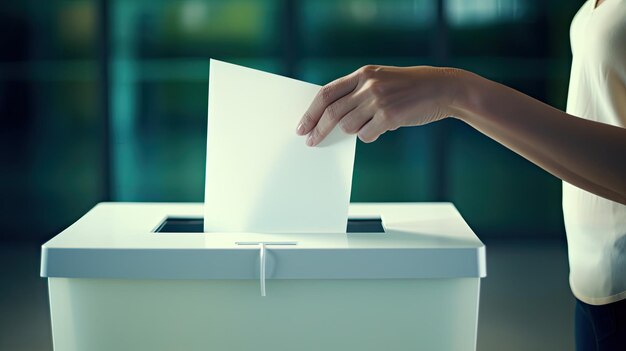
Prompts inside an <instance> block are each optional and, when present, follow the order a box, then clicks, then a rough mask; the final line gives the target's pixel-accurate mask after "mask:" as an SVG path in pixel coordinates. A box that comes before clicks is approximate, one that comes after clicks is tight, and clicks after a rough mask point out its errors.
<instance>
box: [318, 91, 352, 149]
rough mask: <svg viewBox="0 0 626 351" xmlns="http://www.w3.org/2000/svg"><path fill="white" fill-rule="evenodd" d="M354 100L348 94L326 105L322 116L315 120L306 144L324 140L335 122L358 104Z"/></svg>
mask: <svg viewBox="0 0 626 351" xmlns="http://www.w3.org/2000/svg"><path fill="white" fill-rule="evenodd" d="M356 100H357V99H356V98H355V97H354V96H352V94H349V95H346V96H344V97H342V98H340V99H339V100H337V101H335V102H333V103H332V104H330V105H328V107H326V109H325V110H324V112H323V113H322V117H321V118H320V120H319V121H318V122H317V125H316V126H315V127H314V128H313V130H311V132H310V133H309V136H308V137H307V139H306V144H307V145H308V146H315V145H317V144H319V143H320V142H321V141H322V140H324V138H326V136H328V134H330V132H331V131H332V130H333V128H335V126H336V125H337V123H339V121H341V119H342V118H343V117H344V116H345V115H346V114H348V113H349V112H350V111H352V110H354V109H355V108H356V107H357V106H358V101H356Z"/></svg>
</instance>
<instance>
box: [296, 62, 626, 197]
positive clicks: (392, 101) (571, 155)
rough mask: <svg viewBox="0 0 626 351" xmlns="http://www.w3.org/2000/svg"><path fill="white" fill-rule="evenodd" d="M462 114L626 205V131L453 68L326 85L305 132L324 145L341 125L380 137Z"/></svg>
mask: <svg viewBox="0 0 626 351" xmlns="http://www.w3.org/2000/svg"><path fill="white" fill-rule="evenodd" d="M447 116H455V118H458V119H460V120H462V121H464V122H466V123H468V124H469V125H471V126H472V127H474V128H475V129H477V130H479V131H480V132H482V133H483V134H485V135H487V136H489V137H490V138H492V139H494V140H496V141H498V142H499V143H501V144H502V145H504V146H506V147H508V148H509V149H511V150H513V151H514V152H516V153H518V154H520V155H521V156H523V157H525V158H526V159H528V160H529V161H531V162H533V163H535V164H536V165H538V166H539V167H541V168H543V169H545V170H546V171H548V172H550V173H551V174H553V175H555V176H557V177H558V178H560V179H563V180H565V181H567V182H569V183H571V184H573V185H575V186H577V187H580V188H582V189H585V190H587V191H589V192H592V193H594V194H597V195H599V196H602V197H605V198H607V199H610V200H613V201H617V202H620V203H622V204H626V129H624V128H620V127H615V126H611V125H607V124H603V123H599V122H593V121H588V120H585V119H581V118H577V117H575V116H571V115H568V114H566V113H565V112H562V111H560V110H557V109H555V108H553V107H550V106H548V105H546V104H544V103H542V102H540V101H538V100H535V99H533V98H531V97H529V96H527V95H524V94H522V93H520V92H518V91H516V90H513V89H511V88H508V87H506V86H504V85H501V84H498V83H495V82H492V81H489V80H487V79H485V78H482V77H480V76H478V75H475V74H472V73H469V72H466V71H462V70H457V69H451V68H434V67H406V68H399V67H381V66H366V67H363V68H361V69H360V70H358V71H356V72H354V73H352V74H350V75H348V76H346V77H342V78H340V79H338V80H336V81H334V82H331V83H330V84H328V85H326V86H324V87H323V88H322V89H321V90H320V93H319V94H318V96H317V97H316V98H315V99H314V101H313V102H312V104H311V106H310V107H309V109H308V110H307V112H306V113H305V115H304V117H303V118H302V121H301V123H300V124H299V126H298V129H297V132H298V134H301V135H304V134H308V137H307V145H309V146H314V145H317V144H318V143H319V142H320V141H321V140H322V139H323V138H324V137H325V136H326V135H328V133H329V132H330V131H331V130H332V129H333V128H334V127H335V126H336V125H337V124H339V125H340V127H341V128H342V129H343V130H344V131H346V132H348V133H358V135H359V138H360V139H361V140H363V141H364V142H372V141H374V140H376V139H377V138H378V136H380V135H381V134H383V133H384V132H386V131H388V130H395V129H397V128H399V127H402V126H413V125H423V124H426V123H430V122H433V121H437V120H440V119H443V118H447Z"/></svg>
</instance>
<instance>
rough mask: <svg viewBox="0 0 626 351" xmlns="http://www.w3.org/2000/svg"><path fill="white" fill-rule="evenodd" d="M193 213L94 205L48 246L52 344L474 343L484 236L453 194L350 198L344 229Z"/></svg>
mask: <svg viewBox="0 0 626 351" xmlns="http://www.w3.org/2000/svg"><path fill="white" fill-rule="evenodd" d="M202 215H203V205H202V204H182V203H168V204H166V203H101V204H99V205H97V206H96V207H94V208H93V209H92V210H91V211H89V212H88V213H87V214H86V215H85V216H83V217H82V218H81V219H79V220H78V221H77V222H76V223H74V224H73V225H72V226H70V227H69V228H67V229H66V230H64V231H63V232H62V233H60V234H59V235H57V236H56V237H54V238H53V239H51V240H50V241H48V242H47V243H45V244H44V245H43V247H42V259H41V275H42V277H45V278H48V285H49V292H50V309H51V316H52V334H53V340H54V349H55V350H57V351H73V350H90V351H96V350H106V351H110V350H116V351H121V350H150V351H156V350H224V351H229V350H259V351H261V350H268V351H269V350H271V351H283V350H284V351H287V350H289V351H292V350H325V351H332V350H355V351H356V350H359V351H366V350H377V351H378V350H436V351H444V350H462V351H467V350H475V349H476V330H477V321H478V301H479V288H480V279H481V278H482V277H485V275H486V269H485V267H486V263H485V247H484V245H483V244H482V243H481V241H480V240H479V239H478V238H477V237H476V235H475V234H474V233H473V232H472V230H471V229H470V228H469V227H468V225H467V224H466V223H465V221H464V220H463V218H462V217H461V215H460V214H459V212H458V211H457V210H456V208H455V207H454V206H453V205H452V204H450V203H353V204H351V205H350V209H349V221H348V230H347V231H348V233H347V234H346V233H337V234H333V233H325V234H320V233H308V234H287V233H285V234H262V233H202V232H201V231H202ZM263 295H265V296H263Z"/></svg>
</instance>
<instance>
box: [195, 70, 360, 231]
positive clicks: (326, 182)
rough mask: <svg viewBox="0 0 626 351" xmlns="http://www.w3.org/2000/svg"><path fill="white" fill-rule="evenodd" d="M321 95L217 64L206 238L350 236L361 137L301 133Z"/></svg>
mask: <svg viewBox="0 0 626 351" xmlns="http://www.w3.org/2000/svg"><path fill="white" fill-rule="evenodd" d="M319 89H320V87H319V86H317V85H313V84H310V83H306V82H301V81H298V80H295V79H290V78H286V77H282V76H278V75H274V74H270V73H266V72H262V71H258V70H254V69H250V68H246V67H242V66H237V65H233V64H229V63H225V62H221V61H217V60H211V67H210V73H209V112H208V130H207V162H206V187H205V203H204V231H205V232H260V233H345V232H346V225H347V218H348V205H349V202H350V188H351V184H352V169H353V165H354V152H355V146H356V136H354V135H347V134H345V133H343V131H341V129H340V128H335V130H334V131H333V132H332V133H331V134H330V135H329V136H328V137H327V138H326V139H325V140H324V141H323V142H322V143H321V144H320V145H318V146H316V147H308V146H306V145H305V137H303V136H298V135H296V132H295V130H296V126H297V124H298V122H299V120H300V118H301V117H302V115H303V113H304V112H305V111H306V109H307V108H308V106H309V104H310V103H311V101H312V100H313V98H314V96H315V94H316V93H317V92H318V90H319Z"/></svg>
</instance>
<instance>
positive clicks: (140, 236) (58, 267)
mask: <svg viewBox="0 0 626 351" xmlns="http://www.w3.org/2000/svg"><path fill="white" fill-rule="evenodd" d="M201 215H202V204H171V203H170V204H149V203H141V204H124V203H103V204H99V205H98V206H96V207H95V208H94V209H92V210H91V211H90V212H88V213H87V214H86V215H85V216H84V217H83V218H81V219H80V220H79V221H77V222H76V223H75V224H74V225H72V226H71V227H69V228H68V229H66V230H65V231H63V232H62V233H61V234H59V235H57V236H56V237H54V238H53V239H51V240H50V241H49V242H47V243H46V244H44V245H43V247H42V276H45V277H75V278H125V279H258V277H259V275H258V274H259V271H258V248H256V247H255V246H245V245H239V244H240V243H244V242H254V243H258V242H265V243H285V242H288V243H295V245H282V246H278V245H273V246H271V248H270V250H268V255H267V274H268V276H267V277H268V278H269V279H343V278H349V279H352V278H354V279H359V278H373V279H379V278H452V277H482V276H485V257H484V255H485V253H484V245H483V244H482V243H481V242H480V240H478V238H477V237H476V236H475V235H474V233H473V232H472V230H471V229H470V228H469V227H468V226H467V224H466V223H465V221H464V220H463V218H462V217H461V216H460V214H459V213H458V211H457V210H456V209H455V208H454V206H453V205H452V204H449V203H435V204H433V203H430V204H429V203H413V204H410V203H403V204H392V203H389V204H385V203H380V204H351V205H350V216H351V217H361V218H362V217H381V218H382V221H383V225H384V227H385V233H363V234H359V233H351V234H349V235H346V234H323V233H312V234H260V233H206V234H205V233H158V234H156V233H153V232H152V229H153V228H155V227H156V226H157V225H158V224H159V223H161V221H163V219H165V218H166V217H168V216H174V217H190V216H191V217H193V216H197V217H201Z"/></svg>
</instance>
